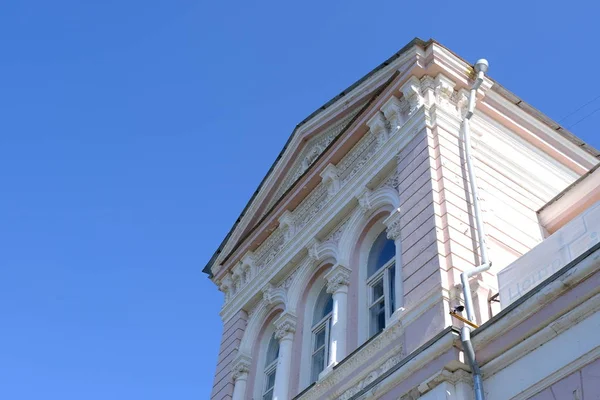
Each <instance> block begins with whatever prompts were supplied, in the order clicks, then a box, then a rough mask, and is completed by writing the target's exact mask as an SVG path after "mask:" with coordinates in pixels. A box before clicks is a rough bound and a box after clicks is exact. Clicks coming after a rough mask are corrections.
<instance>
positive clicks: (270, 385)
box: [267, 370, 275, 390]
mask: <svg viewBox="0 0 600 400" xmlns="http://www.w3.org/2000/svg"><path fill="white" fill-rule="evenodd" d="M274 386H275V370H274V371H273V372H271V373H269V374H268V375H267V390H269V389H272V388H273V387H274Z"/></svg>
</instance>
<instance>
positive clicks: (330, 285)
mask: <svg viewBox="0 0 600 400" xmlns="http://www.w3.org/2000/svg"><path fill="white" fill-rule="evenodd" d="M350 272H351V271H350V270H349V269H348V268H346V267H344V266H343V265H341V264H337V265H334V266H333V267H331V269H330V270H329V272H327V273H326V274H325V280H326V281H327V293H336V292H338V291H342V290H346V289H347V288H348V285H350Z"/></svg>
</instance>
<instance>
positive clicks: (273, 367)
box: [261, 356, 279, 400]
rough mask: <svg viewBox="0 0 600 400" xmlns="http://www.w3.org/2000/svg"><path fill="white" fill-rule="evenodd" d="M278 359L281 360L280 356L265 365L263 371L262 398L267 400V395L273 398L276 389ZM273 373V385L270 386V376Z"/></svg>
mask: <svg viewBox="0 0 600 400" xmlns="http://www.w3.org/2000/svg"><path fill="white" fill-rule="evenodd" d="M277 361H279V356H277V358H276V359H275V360H274V361H273V362H271V363H270V364H269V365H267V366H265V369H264V371H263V390H262V395H261V399H262V400H265V396H267V395H269V394H270V395H271V397H270V398H269V399H273V391H274V390H275V379H276V377H277ZM271 374H272V375H273V386H271V387H268V385H269V377H270V376H271Z"/></svg>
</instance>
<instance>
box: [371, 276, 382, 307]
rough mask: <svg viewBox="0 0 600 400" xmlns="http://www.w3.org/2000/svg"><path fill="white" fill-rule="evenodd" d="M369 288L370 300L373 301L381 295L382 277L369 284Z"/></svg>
mask: <svg viewBox="0 0 600 400" xmlns="http://www.w3.org/2000/svg"><path fill="white" fill-rule="evenodd" d="M371 290H372V293H373V297H371V302H374V301H375V300H377V299H378V298H380V297H381V296H383V278H381V279H380V280H378V281H377V282H375V283H374V284H373V286H371Z"/></svg>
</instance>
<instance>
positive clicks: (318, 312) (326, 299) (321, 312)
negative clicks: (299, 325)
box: [313, 287, 333, 324]
mask: <svg viewBox="0 0 600 400" xmlns="http://www.w3.org/2000/svg"><path fill="white" fill-rule="evenodd" d="M332 310H333V297H332V296H331V293H327V291H326V288H325V287H324V288H323V289H322V290H321V293H319V296H318V297H317V301H316V303H315V309H314V313H313V324H316V323H317V322H319V321H321V320H322V319H323V318H325V316H326V315H327V314H329V313H330V312H331V311H332Z"/></svg>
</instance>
